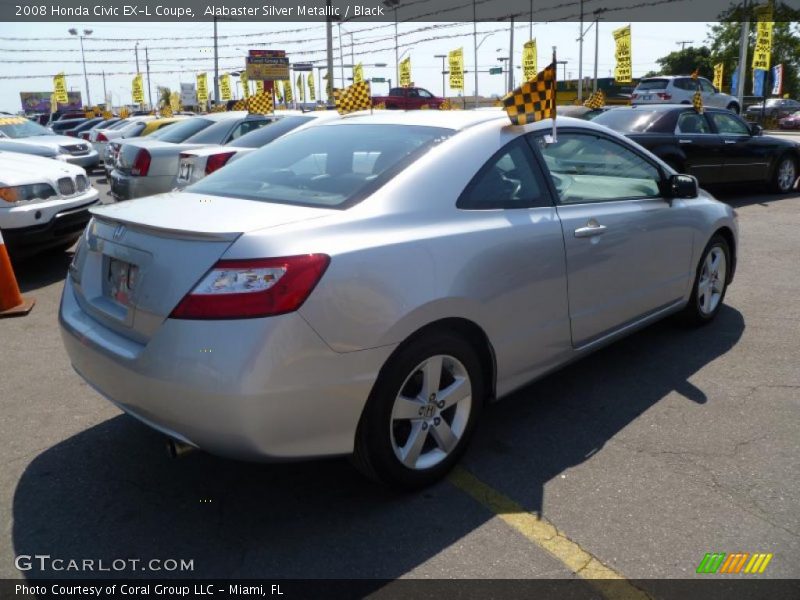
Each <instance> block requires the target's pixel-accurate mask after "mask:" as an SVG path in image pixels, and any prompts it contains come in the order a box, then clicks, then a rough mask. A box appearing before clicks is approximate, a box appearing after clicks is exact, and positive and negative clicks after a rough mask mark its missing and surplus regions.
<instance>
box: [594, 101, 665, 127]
mask: <svg viewBox="0 0 800 600" xmlns="http://www.w3.org/2000/svg"><path fill="white" fill-rule="evenodd" d="M665 114H666V113H665V112H664V111H661V110H646V109H641V108H639V107H637V108H635V109H630V108H619V109H614V110H607V111H606V112H604V113H601V114H599V115H597V116H596V117H595V118H594V119H592V122H594V123H598V124H600V125H605V126H606V127H608V128H610V129H613V130H614V131H625V132H629V131H630V132H636V133H642V132H645V131H649V130H650V129H651V128H652V127H653V125H655V123H656V122H657V121H658V120H659V119H660V118H661V117H662V116H663V115H665Z"/></svg>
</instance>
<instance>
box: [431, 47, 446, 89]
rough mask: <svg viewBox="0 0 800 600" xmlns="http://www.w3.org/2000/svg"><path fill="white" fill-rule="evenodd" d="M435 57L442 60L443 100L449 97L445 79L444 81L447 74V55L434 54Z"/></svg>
mask: <svg viewBox="0 0 800 600" xmlns="http://www.w3.org/2000/svg"><path fill="white" fill-rule="evenodd" d="M433 57H434V58H441V59H442V98H446V97H447V90H446V88H445V79H444V76H445V74H446V73H445V63H444V61H445V59H446V58H447V54H434V55H433Z"/></svg>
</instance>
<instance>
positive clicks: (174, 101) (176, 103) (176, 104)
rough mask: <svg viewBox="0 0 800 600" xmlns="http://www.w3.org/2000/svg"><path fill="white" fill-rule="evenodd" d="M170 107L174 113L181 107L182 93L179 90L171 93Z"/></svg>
mask: <svg viewBox="0 0 800 600" xmlns="http://www.w3.org/2000/svg"><path fill="white" fill-rule="evenodd" d="M169 107H170V108H171V109H172V112H173V113H176V112H178V111H179V110H180V109H181V95H180V93H179V92H172V93H171V94H170V95H169Z"/></svg>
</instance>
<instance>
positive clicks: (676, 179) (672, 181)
mask: <svg viewBox="0 0 800 600" xmlns="http://www.w3.org/2000/svg"><path fill="white" fill-rule="evenodd" d="M669 190H670V193H671V194H672V197H673V198H697V190H698V187H697V179H695V178H694V177H693V176H692V175H671V176H670V178H669Z"/></svg>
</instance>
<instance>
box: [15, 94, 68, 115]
mask: <svg viewBox="0 0 800 600" xmlns="http://www.w3.org/2000/svg"><path fill="white" fill-rule="evenodd" d="M52 93H53V92H52V91H50V92H20V93H19V99H20V102H21V103H22V110H23V111H24V112H26V113H49V112H50V96H51V95H52ZM67 97H68V98H69V101H68V102H67V103H66V104H64V103H61V104H59V108H60V109H62V110H79V109H80V108H81V106H82V105H83V103H82V102H81V93H80V92H67Z"/></svg>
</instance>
